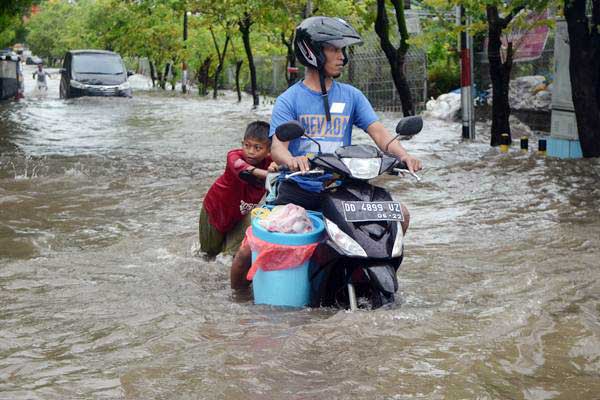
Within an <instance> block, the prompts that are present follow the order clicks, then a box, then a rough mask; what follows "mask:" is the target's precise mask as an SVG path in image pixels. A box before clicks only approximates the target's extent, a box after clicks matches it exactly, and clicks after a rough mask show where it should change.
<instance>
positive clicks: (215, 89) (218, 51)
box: [209, 27, 230, 99]
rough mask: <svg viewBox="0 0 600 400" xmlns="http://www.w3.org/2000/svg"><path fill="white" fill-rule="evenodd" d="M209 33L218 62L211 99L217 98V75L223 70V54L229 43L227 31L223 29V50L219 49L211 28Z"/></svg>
mask: <svg viewBox="0 0 600 400" xmlns="http://www.w3.org/2000/svg"><path fill="white" fill-rule="evenodd" d="M209 29H210V34H211V35H212V39H213V43H214V45H215V51H216V52H217V56H218V60H219V64H217V70H216V71H215V75H214V85H213V99H216V98H217V88H218V85H219V77H220V76H221V71H223V65H224V64H225V55H226V54H227V46H228V45H229V40H230V37H229V32H228V30H227V29H226V30H225V44H224V45H223V50H219V43H218V42H217V38H216V37H215V34H214V31H213V29H212V27H211V28H209Z"/></svg>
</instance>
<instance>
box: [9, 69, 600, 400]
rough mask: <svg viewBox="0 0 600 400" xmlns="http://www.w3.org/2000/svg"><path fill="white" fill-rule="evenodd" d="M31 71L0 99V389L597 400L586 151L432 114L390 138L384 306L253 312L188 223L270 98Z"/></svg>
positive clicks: (597, 198) (598, 289)
mask: <svg viewBox="0 0 600 400" xmlns="http://www.w3.org/2000/svg"><path fill="white" fill-rule="evenodd" d="M26 77H27V78H28V79H29V80H28V81H27V85H28V90H27V97H26V99H24V100H22V101H20V102H3V103H1V104H0V399H11V400H12V399H245V400H246V399H396V400H400V399H531V400H542V399H577V400H583V399H598V398H600V376H599V375H600V261H599V260H600V213H599V210H600V163H599V162H598V160H570V161H562V160H556V159H550V158H546V157H543V156H540V155H537V154H536V153H535V152H533V151H530V152H529V153H527V154H523V153H521V152H520V151H518V150H516V149H513V151H511V152H510V153H509V154H500V153H499V152H498V150H497V149H494V148H490V147H489V146H488V139H487V137H486V135H485V134H482V135H480V138H479V139H478V140H476V141H474V142H462V141H461V140H460V128H459V126H458V125H457V124H449V123H444V122H440V121H434V120H427V121H426V122H425V128H424V130H423V132H422V133H421V134H420V135H419V136H417V137H415V138H414V139H412V140H411V141H408V142H404V144H405V146H406V147H407V148H408V149H409V151H411V152H412V153H414V154H415V155H418V156H419V157H420V158H422V160H423V161H424V163H425V166H426V169H425V170H424V171H423V173H422V178H423V180H422V182H421V183H416V182H415V181H414V180H412V179H410V178H406V179H397V178H392V177H389V178H384V179H382V180H381V182H380V184H382V185H386V186H387V187H388V188H389V189H390V190H391V191H392V192H393V194H394V197H395V198H397V199H401V200H402V201H403V202H405V204H406V205H407V206H408V208H409V209H410V210H411V216H412V218H411V228H410V230H409V233H408V236H407V237H406V258H405V262H404V264H403V265H402V267H401V269H400V271H399V274H398V276H399V281H400V285H401V288H400V291H399V296H398V297H399V299H398V301H397V304H395V306H394V307H392V308H390V309H383V310H375V311H373V310H370V311H369V310H361V311H358V312H355V313H349V312H345V311H339V310H333V309H300V310H297V309H280V308H273V307H267V306H258V305H254V304H253V303H252V301H251V299H249V298H248V297H247V296H237V295H233V294H232V292H231V290H230V289H229V278H228V276H229V275H228V273H229V266H228V262H229V260H228V259H226V258H218V259H217V260H216V261H206V260H205V259H204V258H203V257H201V256H200V255H198V254H197V247H198V244H197V217H198V208H199V204H200V202H201V199H202V196H203V194H204V193H205V192H206V190H207V188H208V187H209V185H210V184H211V183H212V181H213V180H214V179H215V178H216V177H217V176H218V175H219V174H220V173H221V172H222V170H223V167H224V160H225V154H226V152H227V151H228V150H229V149H231V148H233V147H235V146H237V145H238V143H239V141H240V140H241V134H242V132H243V128H244V126H245V125H246V124H247V123H248V122H250V121H252V120H255V119H264V120H268V119H269V115H270V106H269V105H264V106H261V107H260V108H259V109H258V110H256V111H250V105H251V102H250V100H245V101H244V102H243V103H242V104H237V103H236V99H235V96H234V95H231V94H227V95H225V96H222V97H221V98H220V99H219V100H217V101H213V100H211V99H200V98H198V97H197V96H195V95H190V96H189V97H182V96H181V95H173V94H172V93H171V92H167V93H153V92H141V91H137V92H135V94H134V97H133V98H131V99H116V98H110V99H103V98H82V99H76V100H68V101H64V100H60V99H58V79H57V78H56V76H55V78H54V79H53V80H51V81H50V88H49V91H48V93H47V94H39V93H36V92H35V90H33V89H31V88H32V86H33V82H32V81H31V80H30V78H31V71H30V70H28V71H27V72H26ZM397 119H398V116H397V115H390V114H386V115H383V121H384V123H385V124H386V125H387V126H388V127H389V128H390V129H392V128H393V127H394V125H395V123H396V121H397ZM355 137H357V138H358V142H367V141H368V140H369V139H368V137H367V136H366V135H364V134H362V133H361V132H358V131H357V132H355ZM530 142H533V140H530ZM533 144H534V148H535V147H536V146H535V143H533Z"/></svg>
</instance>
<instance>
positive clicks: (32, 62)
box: [25, 56, 44, 65]
mask: <svg viewBox="0 0 600 400" xmlns="http://www.w3.org/2000/svg"><path fill="white" fill-rule="evenodd" d="M43 62H44V61H43V60H42V59H41V58H39V57H38V56H28V57H27V58H26V59H25V64H27V65H38V64H41V63H43Z"/></svg>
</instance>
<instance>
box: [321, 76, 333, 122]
mask: <svg viewBox="0 0 600 400" xmlns="http://www.w3.org/2000/svg"><path fill="white" fill-rule="evenodd" d="M319 82H320V83H321V97H322V98H323V107H325V119H326V121H327V122H331V113H330V112H329V97H328V95H327V87H325V72H323V70H322V69H320V70H319Z"/></svg>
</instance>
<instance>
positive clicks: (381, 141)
mask: <svg viewBox="0 0 600 400" xmlns="http://www.w3.org/2000/svg"><path fill="white" fill-rule="evenodd" d="M367 133H368V134H369V136H371V139H373V141H374V142H375V144H377V147H379V148H380V149H381V150H382V151H386V152H388V153H390V154H393V155H395V156H396V157H398V158H399V159H400V160H401V161H402V162H404V163H405V164H406V166H407V167H408V169H409V171H412V172H416V171H419V170H420V169H421V168H423V166H422V164H421V161H420V160H418V159H416V158H415V157H413V156H411V155H410V154H408V152H407V151H406V150H405V149H404V147H402V145H401V144H400V142H399V141H398V140H394V141H393V142H391V143H390V141H391V140H392V139H393V136H392V135H391V134H390V133H389V132H388V130H387V129H386V128H385V126H383V124H382V123H381V122H379V121H375V122H373V123H372V124H371V125H369V127H368V128H367ZM388 143H390V145H389V147H388V148H387V150H386V148H385V147H386V146H387V145H388Z"/></svg>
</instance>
